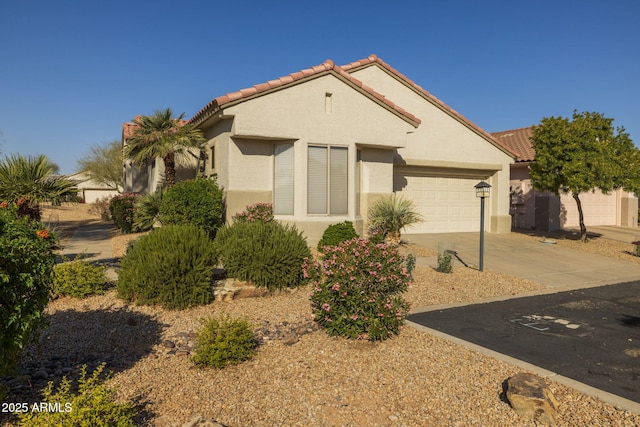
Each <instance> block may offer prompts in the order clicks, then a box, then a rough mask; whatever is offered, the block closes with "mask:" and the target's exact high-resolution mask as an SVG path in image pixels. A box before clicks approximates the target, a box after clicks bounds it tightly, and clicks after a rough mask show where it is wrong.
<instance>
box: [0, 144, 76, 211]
mask: <svg viewBox="0 0 640 427" xmlns="http://www.w3.org/2000/svg"><path fill="white" fill-rule="evenodd" d="M58 169H59V168H58V165H56V164H55V163H52V162H51V161H50V160H49V159H48V158H47V156H45V155H39V156H35V157H34V156H23V155H21V154H11V155H9V156H5V158H4V159H2V161H0V200H6V201H10V202H15V201H17V200H18V199H21V198H22V199H27V200H29V201H31V202H35V203H36V204H38V203H39V202H46V201H48V202H53V203H59V202H60V201H61V200H63V199H64V198H65V197H68V196H72V197H73V196H76V195H77V194H78V189H77V188H76V186H75V183H74V182H73V181H71V180H69V179H68V178H67V177H65V176H61V175H56V173H57V172H58Z"/></svg>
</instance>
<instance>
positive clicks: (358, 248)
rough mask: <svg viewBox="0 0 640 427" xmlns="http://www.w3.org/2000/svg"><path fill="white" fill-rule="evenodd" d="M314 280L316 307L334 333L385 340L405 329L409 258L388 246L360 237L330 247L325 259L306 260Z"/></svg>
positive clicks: (306, 274) (317, 314) (320, 318)
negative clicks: (403, 326)
mask: <svg viewBox="0 0 640 427" xmlns="http://www.w3.org/2000/svg"><path fill="white" fill-rule="evenodd" d="M303 274H304V277H305V278H306V279H308V280H309V281H311V282H312V283H313V290H312V292H311V308H312V310H313V314H314V317H315V320H316V322H318V323H319V324H320V325H321V326H323V327H324V328H326V329H327V332H328V333H329V335H340V336H344V337H347V338H356V339H368V340H371V341H376V340H384V339H386V338H389V337H391V336H392V335H394V334H398V333H399V332H400V326H401V325H402V323H403V321H404V318H405V317H406V315H407V312H408V310H409V304H408V303H407V302H406V301H405V300H404V299H403V298H402V296H401V294H402V293H404V292H406V291H407V289H408V287H409V286H410V284H411V283H410V277H409V272H408V271H407V269H406V262H405V259H404V257H403V256H401V255H400V254H399V253H398V252H397V250H396V249H395V248H394V247H392V246H390V245H387V244H384V243H380V244H376V243H373V242H371V241H370V240H367V239H362V238H356V239H351V240H347V241H344V242H342V243H340V244H339V245H337V246H331V247H325V256H324V259H323V260H321V261H314V262H311V261H310V260H309V259H308V258H307V259H305V262H304V264H303Z"/></svg>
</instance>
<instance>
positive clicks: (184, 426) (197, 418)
mask: <svg viewBox="0 0 640 427" xmlns="http://www.w3.org/2000/svg"><path fill="white" fill-rule="evenodd" d="M201 421H202V417H201V416H200V415H198V416H195V417H193V418H192V419H191V420H189V421H187V422H186V423H184V424H182V427H196V426H197V425H198V424H199V423H200V422H201Z"/></svg>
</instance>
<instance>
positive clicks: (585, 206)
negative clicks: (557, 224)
mask: <svg viewBox="0 0 640 427" xmlns="http://www.w3.org/2000/svg"><path fill="white" fill-rule="evenodd" d="M616 200H617V197H616V193H615V192H614V193H611V194H604V193H602V192H601V191H595V192H593V193H591V192H588V193H580V202H581V204H582V211H583V213H584V223H585V225H586V226H598V225H617V202H616ZM560 202H561V217H563V215H562V213H563V212H562V211H564V217H565V218H566V220H565V223H564V224H562V226H563V227H576V226H578V225H579V224H580V221H579V218H578V207H577V205H576V201H575V200H574V199H573V197H571V195H565V194H563V195H562V196H561V197H560Z"/></svg>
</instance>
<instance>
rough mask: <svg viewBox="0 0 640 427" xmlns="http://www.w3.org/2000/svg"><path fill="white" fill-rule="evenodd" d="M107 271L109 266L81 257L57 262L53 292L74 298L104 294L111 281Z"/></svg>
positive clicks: (54, 270)
mask: <svg viewBox="0 0 640 427" xmlns="http://www.w3.org/2000/svg"><path fill="white" fill-rule="evenodd" d="M106 273H107V267H105V266H103V265H94V264H91V263H88V262H86V261H82V260H80V259H75V260H73V261H66V262H63V263H62V264H56V265H55V266H54V267H53V286H52V291H53V294H54V295H56V296H69V297H73V298H84V297H87V296H89V295H98V294H102V293H104V289H105V287H106V285H107V283H108V281H109V280H108V279H107V275H106Z"/></svg>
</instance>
